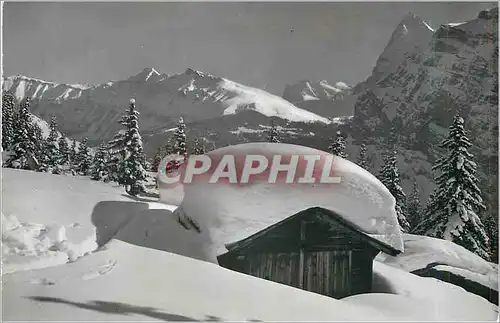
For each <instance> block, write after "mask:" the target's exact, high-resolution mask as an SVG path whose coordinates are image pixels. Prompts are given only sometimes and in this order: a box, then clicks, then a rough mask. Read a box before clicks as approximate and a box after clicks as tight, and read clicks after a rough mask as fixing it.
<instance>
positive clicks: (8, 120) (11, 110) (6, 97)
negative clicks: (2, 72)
mask: <svg viewBox="0 0 500 323" xmlns="http://www.w3.org/2000/svg"><path fill="white" fill-rule="evenodd" d="M15 102H16V101H15V98H14V95H13V94H12V93H11V92H9V91H4V92H2V148H3V149H4V150H9V148H10V147H11V146H12V145H13V144H14V118H15V117H16V108H15V106H16V103H15Z"/></svg>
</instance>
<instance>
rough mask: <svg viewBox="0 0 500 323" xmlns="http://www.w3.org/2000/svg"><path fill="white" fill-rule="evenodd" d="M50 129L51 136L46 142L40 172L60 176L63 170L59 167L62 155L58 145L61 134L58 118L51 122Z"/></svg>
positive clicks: (53, 118)
mask: <svg viewBox="0 0 500 323" xmlns="http://www.w3.org/2000/svg"><path fill="white" fill-rule="evenodd" d="M49 128H50V132H49V136H48V137H47V139H46V140H45V145H44V148H43V153H42V159H41V161H40V170H41V171H43V172H48V173H53V174H60V172H61V169H60V167H59V159H60V153H59V145H58V137H59V132H58V130H57V120H56V117H52V119H51V120H50V125H49Z"/></svg>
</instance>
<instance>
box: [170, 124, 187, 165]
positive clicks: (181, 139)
mask: <svg viewBox="0 0 500 323" xmlns="http://www.w3.org/2000/svg"><path fill="white" fill-rule="evenodd" d="M186 141H187V137H186V124H185V123H184V119H183V118H182V117H181V118H180V119H179V122H177V128H176V129H175V132H174V142H173V153H174V154H177V155H181V156H186V155H187V146H186Z"/></svg>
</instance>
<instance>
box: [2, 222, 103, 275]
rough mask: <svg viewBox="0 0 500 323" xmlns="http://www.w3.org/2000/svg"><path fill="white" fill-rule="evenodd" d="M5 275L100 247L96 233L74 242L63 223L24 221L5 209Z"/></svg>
mask: <svg viewBox="0 0 500 323" xmlns="http://www.w3.org/2000/svg"><path fill="white" fill-rule="evenodd" d="M2 223H3V228H2V275H5V274H10V273H13V272H16V271H21V270H31V269H35V268H44V267H49V266H55V265H59V264H63V263H66V262H68V261H75V260H76V259H78V258H79V257H82V256H84V255H86V254H89V253H90V252H92V251H94V250H95V249H97V243H96V237H95V234H94V235H93V236H89V237H88V238H87V239H85V240H83V241H81V242H79V243H76V244H75V243H72V242H71V237H70V239H68V238H67V237H66V228H65V227H64V226H61V225H57V224H52V225H41V224H35V223H21V222H20V221H19V220H18V219H17V217H16V216H14V215H10V216H8V217H5V216H4V215H3V213H2Z"/></svg>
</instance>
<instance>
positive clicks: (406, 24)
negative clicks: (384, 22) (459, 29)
mask: <svg viewBox="0 0 500 323" xmlns="http://www.w3.org/2000/svg"><path fill="white" fill-rule="evenodd" d="M400 28H403V29H404V31H405V33H406V32H408V31H411V30H415V29H417V30H418V29H421V28H425V29H427V30H429V31H431V32H434V29H433V28H432V27H431V26H429V24H428V23H426V22H425V21H424V20H422V18H420V17H419V16H417V15H415V14H414V13H412V12H408V13H407V14H406V16H404V18H403V20H401V22H400V23H399V25H398V28H397V29H400Z"/></svg>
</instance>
